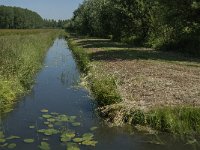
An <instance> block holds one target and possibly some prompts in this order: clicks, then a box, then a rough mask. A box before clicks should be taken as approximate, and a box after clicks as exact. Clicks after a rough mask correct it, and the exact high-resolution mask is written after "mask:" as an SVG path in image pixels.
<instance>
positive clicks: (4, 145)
mask: <svg viewBox="0 0 200 150" xmlns="http://www.w3.org/2000/svg"><path fill="white" fill-rule="evenodd" d="M6 146H8V143H5V144H3V145H0V147H6Z"/></svg>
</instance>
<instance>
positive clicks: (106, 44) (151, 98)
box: [76, 38, 200, 110]
mask: <svg viewBox="0 0 200 150" xmlns="http://www.w3.org/2000/svg"><path fill="white" fill-rule="evenodd" d="M76 42H77V43H78V44H79V45H80V46H82V47H83V48H85V49H86V50H87V52H88V53H89V56H90V58H91V62H92V64H93V65H96V67H97V68H100V69H101V70H102V72H101V73H104V74H112V75H114V76H115V77H116V78H117V83H118V90H119V92H120V94H121V96H122V98H123V102H122V104H123V105H125V106H126V107H130V108H133V107H134V108H139V109H143V110H148V109H151V108H155V107H164V106H185V105H186V106H188V105H189V106H200V59H198V58H194V57H191V56H188V55H183V54H180V53H174V52H163V51H156V50H153V49H150V48H142V47H133V46H127V45H125V44H120V43H116V42H112V41H110V40H107V39H84V38H83V39H80V38H79V39H76Z"/></svg>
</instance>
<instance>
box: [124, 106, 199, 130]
mask: <svg viewBox="0 0 200 150" xmlns="http://www.w3.org/2000/svg"><path fill="white" fill-rule="evenodd" d="M125 118H126V121H127V118H129V120H132V124H133V125H137V124H140V125H148V126H150V127H152V128H154V129H156V130H159V131H165V132H171V133H178V134H192V133H200V109H199V108H193V107H176V108H160V109H159V108H155V109H154V110H150V111H148V112H144V111H140V110H133V111H132V112H131V113H130V114H129V115H126V117H125Z"/></svg>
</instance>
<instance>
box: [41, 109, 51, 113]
mask: <svg viewBox="0 0 200 150" xmlns="http://www.w3.org/2000/svg"><path fill="white" fill-rule="evenodd" d="M40 111H41V112H42V113H48V112H49V111H48V110H47V109H42V110H40Z"/></svg>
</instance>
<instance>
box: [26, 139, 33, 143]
mask: <svg viewBox="0 0 200 150" xmlns="http://www.w3.org/2000/svg"><path fill="white" fill-rule="evenodd" d="M34 141H35V140H34V139H24V143H33V142H34Z"/></svg>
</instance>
